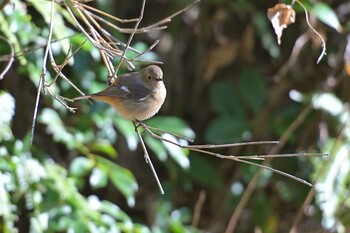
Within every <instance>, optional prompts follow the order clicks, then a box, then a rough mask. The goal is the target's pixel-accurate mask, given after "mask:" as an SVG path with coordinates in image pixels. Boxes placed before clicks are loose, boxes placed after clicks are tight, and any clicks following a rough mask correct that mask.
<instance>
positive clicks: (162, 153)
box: [143, 135, 168, 161]
mask: <svg viewBox="0 0 350 233" xmlns="http://www.w3.org/2000/svg"><path fill="white" fill-rule="evenodd" d="M143 140H144V141H145V143H146V145H147V148H149V149H151V150H152V151H153V152H154V153H155V154H156V155H157V157H158V159H159V160H161V161H165V160H166V159H167V157H168V154H167V150H166V148H165V146H164V144H163V143H162V142H161V141H160V140H157V139H155V138H152V137H151V136H149V135H145V136H144V137H143Z"/></svg>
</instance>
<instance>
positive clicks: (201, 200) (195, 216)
mask: <svg viewBox="0 0 350 233" xmlns="http://www.w3.org/2000/svg"><path fill="white" fill-rule="evenodd" d="M205 198H206V192H205V191H204V190H202V191H200V193H199V197H198V200H197V202H196V205H195V206H194V211H193V218H192V222H191V227H193V228H197V227H198V223H199V220H200V217H201V211H202V207H203V204H204V202H205Z"/></svg>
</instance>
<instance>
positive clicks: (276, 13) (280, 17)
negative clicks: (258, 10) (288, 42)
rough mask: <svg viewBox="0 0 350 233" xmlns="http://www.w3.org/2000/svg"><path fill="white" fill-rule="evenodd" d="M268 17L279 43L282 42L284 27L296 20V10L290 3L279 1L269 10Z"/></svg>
mask: <svg viewBox="0 0 350 233" xmlns="http://www.w3.org/2000/svg"><path fill="white" fill-rule="evenodd" d="M267 17H268V18H269V20H270V21H271V23H272V26H273V28H274V30H275V33H276V35H277V41H278V44H281V37H282V31H283V29H285V28H287V26H288V25H289V24H292V23H294V22H295V11H294V10H293V8H292V7H291V6H290V5H286V4H284V3H278V4H276V5H275V6H274V7H271V8H269V9H268V10H267Z"/></svg>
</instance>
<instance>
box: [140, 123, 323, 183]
mask: <svg viewBox="0 0 350 233" xmlns="http://www.w3.org/2000/svg"><path fill="white" fill-rule="evenodd" d="M134 126H135V130H136V132H137V133H138V136H139V138H140V137H141V135H140V133H139V131H138V128H139V127H142V128H143V129H144V130H145V132H147V133H148V134H149V135H150V136H151V137H153V138H155V139H157V140H160V141H163V142H165V143H171V144H173V145H175V146H178V147H180V148H182V149H187V150H190V151H195V152H199V153H203V154H207V155H211V156H215V157H217V158H220V159H228V160H234V161H237V162H240V163H245V164H249V165H253V166H256V167H259V168H262V169H267V170H270V171H272V172H274V173H278V174H280V175H282V176H285V177H287V178H290V179H293V180H295V181H297V182H300V183H302V184H306V185H308V186H310V187H312V184H311V183H309V182H307V181H305V180H303V179H301V178H298V177H296V176H293V175H291V174H288V173H286V172H283V171H280V170H278V169H274V168H271V167H269V166H266V165H264V164H259V163H254V162H251V161H248V160H265V159H266V158H283V157H284V158H285V157H300V156H322V155H326V154H319V153H296V154H272V155H249V156H245V155H223V154H220V153H216V152H212V151H208V150H207V149H213V148H214V149H215V148H229V147H235V146H247V145H261V144H278V143H279V142H278V141H257V142H241V143H229V144H219V145H213V144H209V145H181V144H179V143H177V142H175V141H172V140H169V139H167V138H165V137H162V135H164V134H170V135H172V136H174V137H176V138H178V139H185V140H186V141H190V142H192V140H189V139H188V138H186V137H183V136H179V135H177V134H174V133H170V132H167V131H165V130H160V129H157V128H154V127H151V126H148V125H146V124H144V123H142V122H138V124H136V123H135V122H134ZM152 130H153V131H157V132H158V133H160V134H161V135H158V134H156V133H154V132H153V131H152ZM141 138H142V137H141ZM141 138H140V140H141V141H142V139H141ZM142 147H143V149H144V153H145V154H147V156H148V153H147V148H146V147H145V146H144V144H143V145H142ZM156 180H157V183H158V182H159V180H158V177H157V179H156Z"/></svg>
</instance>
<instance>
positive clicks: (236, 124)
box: [205, 116, 250, 143]
mask: <svg viewBox="0 0 350 233" xmlns="http://www.w3.org/2000/svg"><path fill="white" fill-rule="evenodd" d="M249 131H250V128H249V122H247V121H246V120H244V119H241V118H237V117H229V116H222V117H219V118H217V119H215V120H213V121H212V122H211V123H210V124H209V126H208V128H207V130H206V132H205V139H206V141H207V142H210V143H229V142H233V141H240V140H241V139H242V138H244V137H246V136H247V134H248V133H249Z"/></svg>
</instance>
